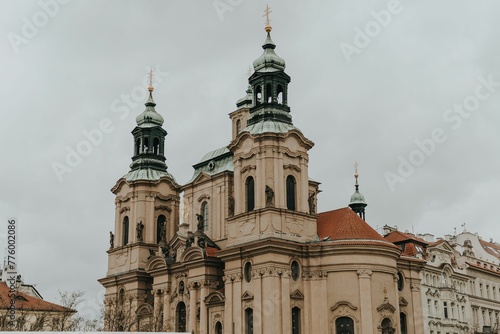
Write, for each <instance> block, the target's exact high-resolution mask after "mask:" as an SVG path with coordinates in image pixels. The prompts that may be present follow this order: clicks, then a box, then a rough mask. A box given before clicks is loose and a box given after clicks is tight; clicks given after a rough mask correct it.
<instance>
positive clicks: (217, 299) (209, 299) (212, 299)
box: [205, 291, 225, 305]
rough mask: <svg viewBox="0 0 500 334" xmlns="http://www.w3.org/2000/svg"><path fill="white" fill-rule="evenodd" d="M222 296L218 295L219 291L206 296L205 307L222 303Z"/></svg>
mask: <svg viewBox="0 0 500 334" xmlns="http://www.w3.org/2000/svg"><path fill="white" fill-rule="evenodd" d="M224 300H225V298H224V295H223V294H222V293H220V292H219V291H214V292H211V293H209V294H208V296H206V297H205V304H207V305H211V304H212V305H213V304H218V303H224Z"/></svg>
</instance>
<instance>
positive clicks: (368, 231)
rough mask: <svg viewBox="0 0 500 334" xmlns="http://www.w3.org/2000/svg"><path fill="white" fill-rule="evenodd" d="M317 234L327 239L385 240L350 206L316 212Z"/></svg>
mask: <svg viewBox="0 0 500 334" xmlns="http://www.w3.org/2000/svg"><path fill="white" fill-rule="evenodd" d="M318 236H319V237H320V239H323V238H326V237H330V239H329V240H346V239H364V240H380V241H386V240H385V239H384V238H383V237H382V236H381V235H380V234H378V233H377V232H376V231H375V230H374V229H373V228H371V227H370V225H368V224H367V223H366V222H365V221H364V220H363V219H361V218H360V217H359V216H358V215H357V214H356V213H355V212H354V211H352V209H351V208H342V209H337V210H333V211H328V212H322V213H320V214H318Z"/></svg>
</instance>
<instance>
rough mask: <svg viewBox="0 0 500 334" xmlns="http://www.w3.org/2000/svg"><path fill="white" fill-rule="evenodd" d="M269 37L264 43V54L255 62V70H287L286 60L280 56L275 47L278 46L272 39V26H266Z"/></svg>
mask: <svg viewBox="0 0 500 334" xmlns="http://www.w3.org/2000/svg"><path fill="white" fill-rule="evenodd" d="M266 31H267V38H266V41H265V42H264V45H262V48H263V49H264V52H263V53H262V55H261V56H260V57H259V58H257V59H255V60H254V62H253V68H254V70H255V72H276V71H284V70H285V60H284V59H283V58H281V57H280V56H278V55H277V54H276V53H275V52H274V49H275V48H276V44H274V42H273V40H272V39H271V26H270V25H267V26H266Z"/></svg>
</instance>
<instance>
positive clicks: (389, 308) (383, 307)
mask: <svg viewBox="0 0 500 334" xmlns="http://www.w3.org/2000/svg"><path fill="white" fill-rule="evenodd" d="M377 311H378V312H383V311H389V312H390V313H394V312H396V308H395V307H394V306H392V304H391V303H389V302H388V301H386V302H385V303H383V304H381V305H380V306H379V307H377Z"/></svg>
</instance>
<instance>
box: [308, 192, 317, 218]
mask: <svg viewBox="0 0 500 334" xmlns="http://www.w3.org/2000/svg"><path fill="white" fill-rule="evenodd" d="M307 202H308V203H309V213H310V214H311V215H313V214H315V213H316V193H310V194H309V197H308V198H307Z"/></svg>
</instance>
